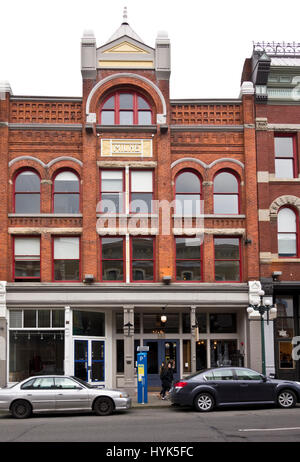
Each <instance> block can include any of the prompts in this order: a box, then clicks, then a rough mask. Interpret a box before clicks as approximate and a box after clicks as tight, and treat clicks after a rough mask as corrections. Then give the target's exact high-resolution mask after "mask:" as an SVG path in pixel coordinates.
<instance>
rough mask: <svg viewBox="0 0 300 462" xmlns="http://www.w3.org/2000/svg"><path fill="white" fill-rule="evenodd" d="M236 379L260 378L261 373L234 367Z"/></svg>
mask: <svg viewBox="0 0 300 462" xmlns="http://www.w3.org/2000/svg"><path fill="white" fill-rule="evenodd" d="M236 375H237V380H261V375H260V374H259V373H258V372H255V371H252V370H251V369H236Z"/></svg>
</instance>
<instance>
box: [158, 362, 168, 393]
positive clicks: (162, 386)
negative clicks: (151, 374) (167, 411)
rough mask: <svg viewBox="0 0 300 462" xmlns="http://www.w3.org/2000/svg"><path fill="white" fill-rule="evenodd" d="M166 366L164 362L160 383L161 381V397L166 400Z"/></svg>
mask: <svg viewBox="0 0 300 462" xmlns="http://www.w3.org/2000/svg"><path fill="white" fill-rule="evenodd" d="M166 372H167V371H166V365H165V363H164V362H162V363H161V366H160V371H159V378H160V381H161V390H160V393H159V396H160V398H161V399H164V396H165V394H166V390H165V378H166Z"/></svg>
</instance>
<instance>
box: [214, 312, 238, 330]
mask: <svg viewBox="0 0 300 462" xmlns="http://www.w3.org/2000/svg"><path fill="white" fill-rule="evenodd" d="M209 323H210V332H211V333H213V334H218V333H219V334H232V333H235V332H236V314H234V313H233V314H231V313H230V314H227V313H225V314H223V313H222V314H210V315H209Z"/></svg>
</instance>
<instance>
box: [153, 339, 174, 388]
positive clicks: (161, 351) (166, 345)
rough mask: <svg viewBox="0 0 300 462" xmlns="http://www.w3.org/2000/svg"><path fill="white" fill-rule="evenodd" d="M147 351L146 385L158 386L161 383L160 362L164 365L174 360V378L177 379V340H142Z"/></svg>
mask: <svg viewBox="0 0 300 462" xmlns="http://www.w3.org/2000/svg"><path fill="white" fill-rule="evenodd" d="M144 345H145V346H148V347H149V351H148V358H147V360H148V386H150V387H151V386H153V387H159V386H160V385H161V381H160V377H159V373H160V367H161V364H162V362H164V363H165V364H166V365H167V364H168V362H169V361H174V365H175V370H174V380H178V379H179V374H180V364H179V340H165V339H164V340H144Z"/></svg>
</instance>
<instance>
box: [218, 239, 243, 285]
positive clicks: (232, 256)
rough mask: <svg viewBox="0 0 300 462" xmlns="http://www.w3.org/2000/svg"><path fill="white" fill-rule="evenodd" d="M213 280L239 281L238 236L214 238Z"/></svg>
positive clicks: (239, 256) (239, 257)
mask: <svg viewBox="0 0 300 462" xmlns="http://www.w3.org/2000/svg"><path fill="white" fill-rule="evenodd" d="M214 245H215V280H216V281H224V282H225V281H240V280H241V255H240V239H239V238H227V237H226V238H219V237H218V238H215V239H214Z"/></svg>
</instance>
